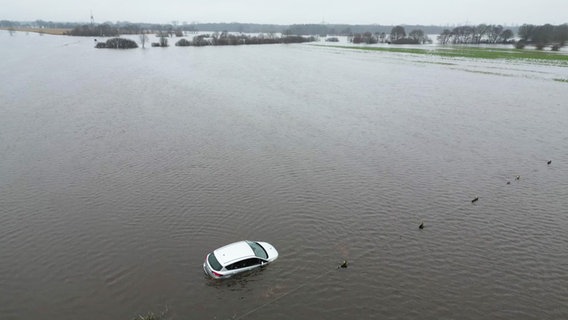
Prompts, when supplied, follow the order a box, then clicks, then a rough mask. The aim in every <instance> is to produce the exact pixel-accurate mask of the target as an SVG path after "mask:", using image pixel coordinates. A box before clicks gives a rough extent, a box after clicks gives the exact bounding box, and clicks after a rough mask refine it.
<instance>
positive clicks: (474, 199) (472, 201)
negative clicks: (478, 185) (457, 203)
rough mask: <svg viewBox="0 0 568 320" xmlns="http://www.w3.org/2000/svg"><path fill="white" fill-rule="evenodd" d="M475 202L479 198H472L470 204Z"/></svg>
mask: <svg viewBox="0 0 568 320" xmlns="http://www.w3.org/2000/svg"><path fill="white" fill-rule="evenodd" d="M477 200H479V197H475V198H473V200H471V203H474V202H476V201H477Z"/></svg>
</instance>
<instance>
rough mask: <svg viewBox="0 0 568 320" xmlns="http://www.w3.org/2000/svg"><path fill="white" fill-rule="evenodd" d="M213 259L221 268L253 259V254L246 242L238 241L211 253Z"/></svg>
mask: <svg viewBox="0 0 568 320" xmlns="http://www.w3.org/2000/svg"><path fill="white" fill-rule="evenodd" d="M213 253H214V254H215V257H216V258H217V260H218V261H219V263H221V264H222V265H223V266H226V265H228V264H229V263H231V262H233V261H236V260H241V259H245V258H254V257H255V255H254V252H253V251H252V248H251V247H250V246H249V244H248V243H247V242H246V241H239V242H234V243H231V244H228V245H226V246H224V247H221V248H219V249H217V250H215V251H213Z"/></svg>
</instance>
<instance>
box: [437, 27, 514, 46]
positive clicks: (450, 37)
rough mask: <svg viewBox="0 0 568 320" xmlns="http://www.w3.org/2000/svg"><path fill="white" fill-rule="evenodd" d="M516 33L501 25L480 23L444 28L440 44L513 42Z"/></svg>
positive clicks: (439, 37) (439, 38) (440, 36)
mask: <svg viewBox="0 0 568 320" xmlns="http://www.w3.org/2000/svg"><path fill="white" fill-rule="evenodd" d="M514 36H515V34H514V33H513V31H512V30H511V29H505V28H504V27H503V26H501V25H492V24H489V25H488V24H480V25H477V26H459V27H455V28H453V29H452V30H450V29H444V30H443V31H442V32H441V33H440V35H439V36H438V41H439V43H440V44H482V43H486V44H496V43H512V41H513V37H514Z"/></svg>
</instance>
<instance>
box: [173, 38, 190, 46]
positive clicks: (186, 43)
mask: <svg viewBox="0 0 568 320" xmlns="http://www.w3.org/2000/svg"><path fill="white" fill-rule="evenodd" d="M190 45H191V42H190V41H189V40H187V39H181V40H179V41H178V42H176V46H178V47H189V46H190Z"/></svg>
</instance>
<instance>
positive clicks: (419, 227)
mask: <svg viewBox="0 0 568 320" xmlns="http://www.w3.org/2000/svg"><path fill="white" fill-rule="evenodd" d="M418 229H424V221H422V222H421V223H420V225H419V226H418Z"/></svg>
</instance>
